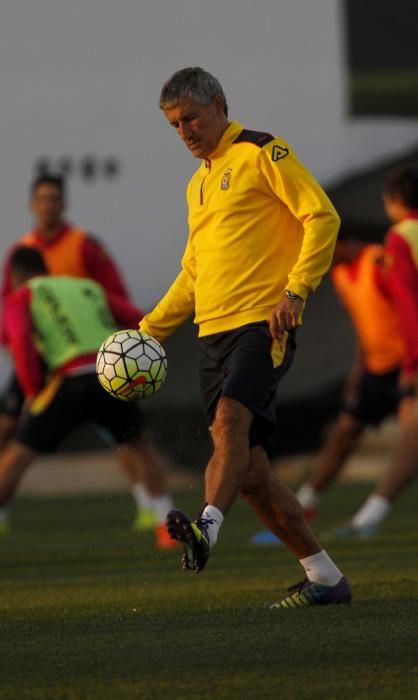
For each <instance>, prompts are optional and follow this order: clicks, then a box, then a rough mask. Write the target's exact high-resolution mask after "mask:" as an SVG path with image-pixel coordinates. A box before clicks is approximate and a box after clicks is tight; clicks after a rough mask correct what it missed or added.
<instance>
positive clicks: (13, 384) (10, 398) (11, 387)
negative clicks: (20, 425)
mask: <svg viewBox="0 0 418 700" xmlns="http://www.w3.org/2000/svg"><path fill="white" fill-rule="evenodd" d="M24 401H25V397H24V395H23V391H22V389H21V388H20V384H19V382H18V380H17V377H16V375H15V374H12V375H11V377H10V378H9V381H8V382H7V384H6V386H5V387H4V389H3V391H2V393H1V395H0V413H1V414H3V415H4V414H5V415H6V416H10V417H11V418H18V417H19V416H20V414H21V411H22V408H23V404H24Z"/></svg>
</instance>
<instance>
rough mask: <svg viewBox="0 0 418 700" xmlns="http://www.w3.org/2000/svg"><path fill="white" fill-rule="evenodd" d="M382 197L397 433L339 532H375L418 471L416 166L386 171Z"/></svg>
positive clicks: (382, 274) (383, 280)
mask: <svg viewBox="0 0 418 700" xmlns="http://www.w3.org/2000/svg"><path fill="white" fill-rule="evenodd" d="M383 200H384V206H385V211H386V213H387V215H388V217H389V219H390V220H391V221H392V224H393V225H392V226H391V227H390V228H389V231H388V233H387V236H386V241H385V246H384V259H383V263H384V264H383V265H382V266H380V267H379V280H380V284H381V287H382V288H383V289H384V290H385V292H386V295H387V297H388V298H389V299H390V300H391V301H392V304H393V306H394V308H395V310H396V314H397V316H398V319H399V325H400V334H401V338H402V343H403V355H402V372H401V379H400V384H401V390H402V392H403V393H404V394H405V395H406V396H405V398H404V399H403V400H402V410H403V421H402V432H401V438H400V441H399V444H398V447H397V450H396V452H395V456H394V459H393V461H392V462H391V464H390V466H389V468H388V469H387V471H386V473H385V474H384V475H383V476H382V478H381V479H380V480H379V482H378V484H377V486H376V488H375V489H374V491H373V493H372V494H371V495H370V496H369V498H368V499H367V500H366V502H365V503H364V505H363V506H362V507H361V508H360V510H359V511H357V513H356V514H355V515H354V516H353V518H352V519H351V521H350V523H349V525H348V526H347V527H346V528H341V529H340V530H339V531H338V533H337V534H341V535H343V536H350V535H352V536H356V535H359V536H363V535H364V534H371V533H373V532H375V531H376V530H377V528H378V526H379V525H380V523H381V522H382V521H383V520H384V518H385V517H386V516H387V515H388V513H389V512H390V510H391V507H392V503H393V502H394V501H395V499H396V498H397V496H398V495H399V494H400V493H402V491H404V490H405V488H407V486H409V484H410V483H411V482H412V481H413V480H414V479H415V478H416V476H417V471H418V400H417V398H416V392H417V389H418V167H406V168H403V169H401V170H399V171H396V172H393V173H391V174H390V175H389V177H388V179H387V182H386V186H385V190H384V195H383Z"/></svg>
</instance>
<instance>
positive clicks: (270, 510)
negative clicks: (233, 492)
mask: <svg viewBox="0 0 418 700" xmlns="http://www.w3.org/2000/svg"><path fill="white" fill-rule="evenodd" d="M242 495H243V496H244V498H245V499H246V500H247V501H248V503H249V504H250V506H251V508H252V509H253V510H254V512H255V513H256V515H257V516H258V517H259V519H260V520H261V521H262V522H263V523H264V524H265V525H266V526H267V527H268V528H269V529H270V530H271V531H272V532H273V533H274V534H275V535H276V536H277V537H279V538H280V539H281V540H282V542H284V544H285V545H286V546H287V547H289V549H290V550H291V551H292V552H293V553H294V554H295V555H296V556H297V558H298V559H303V558H304V557H308V556H310V555H312V554H316V553H317V552H319V551H321V549H322V547H321V545H320V544H319V542H318V540H317V539H316V537H315V535H314V534H313V532H312V530H311V529H310V527H309V526H308V524H307V523H306V521H305V519H304V517H303V512H302V508H301V506H300V505H299V503H298V501H297V499H296V497H295V495H294V494H293V493H292V491H291V490H290V489H289V488H288V487H287V486H286V485H285V484H283V483H282V482H281V481H280V479H278V478H277V477H276V476H275V474H274V473H273V471H272V469H271V465H270V463H269V460H268V458H267V454H266V452H265V451H264V449H263V448H262V447H259V446H257V447H254V448H253V449H252V450H251V458H250V470H249V476H248V479H247V481H246V483H245V484H244V487H243V489H242Z"/></svg>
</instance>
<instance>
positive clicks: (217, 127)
mask: <svg viewBox="0 0 418 700" xmlns="http://www.w3.org/2000/svg"><path fill="white" fill-rule="evenodd" d="M164 114H165V116H166V117H167V119H168V121H169V123H170V124H171V126H173V127H174V128H175V130H176V131H177V133H178V135H179V136H180V138H181V139H182V140H183V141H184V143H185V144H186V146H187V148H188V149H189V151H191V153H192V154H193V155H194V156H195V157H196V158H208V157H209V156H210V155H211V153H213V152H214V151H215V149H216V146H217V145H218V143H219V140H220V138H221V136H222V134H223V133H224V131H225V129H226V128H227V126H228V120H227V118H226V115H225V114H224V103H223V100H222V98H221V97H214V99H213V100H212V102H211V103H210V104H208V105H201V104H199V102H196V101H195V100H193V99H192V98H191V97H183V98H182V99H181V100H180V102H179V103H178V104H177V105H176V106H175V107H169V108H167V109H165V110H164Z"/></svg>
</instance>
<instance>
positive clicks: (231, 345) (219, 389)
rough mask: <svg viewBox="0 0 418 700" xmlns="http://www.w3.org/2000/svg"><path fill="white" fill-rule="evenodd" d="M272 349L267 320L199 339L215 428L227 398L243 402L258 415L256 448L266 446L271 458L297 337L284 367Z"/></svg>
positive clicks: (203, 378)
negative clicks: (279, 396) (280, 392)
mask: <svg viewBox="0 0 418 700" xmlns="http://www.w3.org/2000/svg"><path fill="white" fill-rule="evenodd" d="M272 346H273V339H272V337H271V334H270V330H269V326H268V323H267V322H264V321H263V322H260V323H250V324H247V325H245V326H241V327H240V328H237V329H234V330H232V331H225V332H223V333H214V334H212V335H207V336H203V337H202V338H199V339H198V347H199V350H200V384H201V391H202V395H203V401H204V405H205V409H206V415H207V419H208V422H209V425H211V424H212V423H213V420H214V418H215V412H216V406H217V403H218V401H219V399H220V398H221V397H228V398H230V399H235V400H236V401H239V402H240V403H242V404H243V405H244V406H246V407H247V408H248V409H249V410H250V411H251V412H252V413H253V414H254V420H253V423H252V426H251V429H250V446H251V447H254V446H255V445H262V446H263V447H264V449H265V450H266V452H267V454H268V455H269V456H271V442H270V437H271V434H272V432H273V431H274V428H275V425H276V390H277V386H278V384H279V382H280V380H281V379H282V378H283V377H284V375H285V374H286V372H287V370H288V369H289V368H290V366H291V364H292V361H293V356H294V352H295V347H296V344H295V339H294V335H293V334H289V337H288V339H287V343H286V350H285V353H284V357H283V360H282V363H281V364H280V365H279V366H278V367H274V364H273V358H272Z"/></svg>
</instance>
